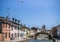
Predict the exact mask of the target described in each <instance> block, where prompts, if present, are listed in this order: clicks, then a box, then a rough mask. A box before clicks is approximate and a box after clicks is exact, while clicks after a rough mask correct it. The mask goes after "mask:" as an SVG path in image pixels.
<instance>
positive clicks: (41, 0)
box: [0, 0, 60, 29]
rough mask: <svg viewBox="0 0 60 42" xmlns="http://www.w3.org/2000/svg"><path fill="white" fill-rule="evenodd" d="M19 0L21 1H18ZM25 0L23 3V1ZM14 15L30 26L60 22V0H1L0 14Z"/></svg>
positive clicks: (47, 25) (50, 24) (48, 25)
mask: <svg viewBox="0 0 60 42" xmlns="http://www.w3.org/2000/svg"><path fill="white" fill-rule="evenodd" d="M18 1H19V2H18ZM21 1H23V3H22V2H21ZM7 8H10V9H9V10H8V12H9V17H11V18H12V17H14V18H16V19H18V20H20V21H21V23H22V24H26V26H28V27H32V26H38V27H40V28H41V26H42V25H44V24H45V25H46V28H47V29H51V27H52V26H56V25H58V24H60V0H0V16H4V17H5V16H7V15H8V12H7Z"/></svg>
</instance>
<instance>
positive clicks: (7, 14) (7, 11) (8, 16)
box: [7, 8, 10, 17]
mask: <svg viewBox="0 0 60 42" xmlns="http://www.w3.org/2000/svg"><path fill="white" fill-rule="evenodd" d="M9 10H10V8H7V16H8V17H9V14H10V12H9Z"/></svg>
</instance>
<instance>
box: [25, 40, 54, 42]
mask: <svg viewBox="0 0 60 42" xmlns="http://www.w3.org/2000/svg"><path fill="white" fill-rule="evenodd" d="M25 42H53V40H28V41H25Z"/></svg>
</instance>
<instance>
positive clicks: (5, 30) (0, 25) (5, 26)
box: [0, 17, 10, 40]
mask: <svg viewBox="0 0 60 42" xmlns="http://www.w3.org/2000/svg"><path fill="white" fill-rule="evenodd" d="M0 37H1V40H10V23H9V18H8V17H6V18H4V17H0Z"/></svg>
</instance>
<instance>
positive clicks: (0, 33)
mask: <svg viewBox="0 0 60 42" xmlns="http://www.w3.org/2000/svg"><path fill="white" fill-rule="evenodd" d="M19 26H22V25H21V24H19V21H18V22H17V21H16V20H14V19H13V20H10V18H9V17H6V18H5V17H0V40H13V39H15V38H18V36H19V32H18V29H19Z"/></svg>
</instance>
